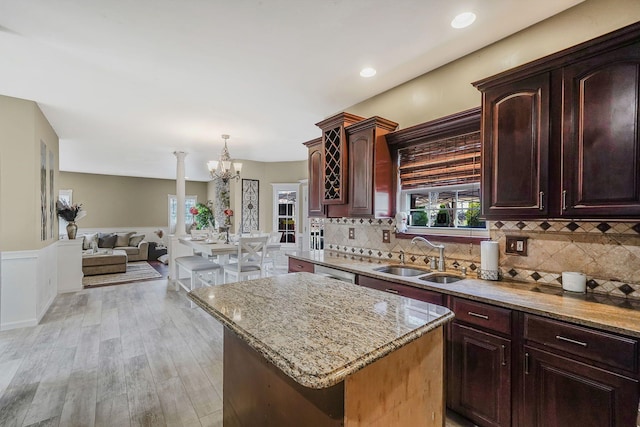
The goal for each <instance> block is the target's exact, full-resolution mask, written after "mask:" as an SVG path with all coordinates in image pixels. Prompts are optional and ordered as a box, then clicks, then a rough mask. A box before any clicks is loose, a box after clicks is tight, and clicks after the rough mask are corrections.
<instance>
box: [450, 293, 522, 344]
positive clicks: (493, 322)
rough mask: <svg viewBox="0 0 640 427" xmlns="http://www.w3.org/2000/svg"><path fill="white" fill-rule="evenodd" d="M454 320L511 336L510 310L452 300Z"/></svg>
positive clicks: (457, 299) (458, 299)
mask: <svg viewBox="0 0 640 427" xmlns="http://www.w3.org/2000/svg"><path fill="white" fill-rule="evenodd" d="M452 309H453V312H454V313H455V315H456V320H458V321H461V322H465V323H470V324H472V325H477V326H482V327H483V328H487V329H491V330H493V331H496V332H502V333H503V334H507V335H511V310H509V309H507V308H500V307H495V306H493V305H489V304H483V303H481V302H475V301H468V300H465V299H460V298H453V304H452Z"/></svg>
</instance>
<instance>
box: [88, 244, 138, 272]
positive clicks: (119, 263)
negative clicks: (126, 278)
mask: <svg viewBox="0 0 640 427" xmlns="http://www.w3.org/2000/svg"><path fill="white" fill-rule="evenodd" d="M126 271H127V253H126V252H125V251H122V250H119V249H114V250H113V251H110V252H99V253H96V254H88V255H84V254H83V255H82V273H84V275H85V276H94V275H96V274H108V273H124V272H126Z"/></svg>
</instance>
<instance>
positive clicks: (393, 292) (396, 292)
mask: <svg viewBox="0 0 640 427" xmlns="http://www.w3.org/2000/svg"><path fill="white" fill-rule="evenodd" d="M385 292H391V293H392V294H398V293H399V292H398V291H396V290H395V289H389V288H386V289H385Z"/></svg>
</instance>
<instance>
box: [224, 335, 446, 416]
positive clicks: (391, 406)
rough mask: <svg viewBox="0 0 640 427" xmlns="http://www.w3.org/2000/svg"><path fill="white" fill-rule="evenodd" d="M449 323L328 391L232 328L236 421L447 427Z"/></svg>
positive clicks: (231, 404)
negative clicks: (304, 381) (296, 376)
mask: <svg viewBox="0 0 640 427" xmlns="http://www.w3.org/2000/svg"><path fill="white" fill-rule="evenodd" d="M443 350H444V347H443V328H442V327H438V328H436V329H434V330H433V331H431V332H429V333H427V334H425V335H423V336H422V337H420V338H418V339H417V340H415V341H413V342H411V343H409V344H407V345H405V346H403V347H401V348H400V349H398V350H396V351H394V352H393V353H391V354H389V355H387V356H386V357H384V358H382V359H380V360H378V361H376V362H374V363H372V364H371V365H369V366H367V367H365V368H363V369H361V370H360V371H358V372H356V373H354V374H353V375H351V376H349V377H347V378H346V380H345V381H343V382H340V383H338V384H336V385H335V386H332V387H329V388H326V389H310V388H307V387H303V386H301V385H299V384H298V383H296V382H295V381H293V380H292V379H291V378H289V377H288V376H286V375H285V374H283V373H282V372H281V371H280V370H279V369H278V368H277V367H275V366H274V365H273V364H271V363H270V362H268V361H267V360H266V359H264V357H262V355H260V354H259V353H258V352H256V351H255V350H254V349H252V348H251V347H250V346H249V345H248V344H246V343H245V342H244V341H242V340H241V339H240V338H238V337H237V336H236V335H235V334H234V333H233V332H231V331H230V330H228V329H227V328H225V331H224V379H223V387H224V398H223V402H224V409H223V419H224V420H223V423H224V426H225V427H229V426H257V425H261V426H303V425H308V426H314V427H315V426H342V425H344V426H346V427H355V426H385V427H387V426H407V425H420V426H438V427H442V426H444V385H443V375H444V366H443V359H444V357H443Z"/></svg>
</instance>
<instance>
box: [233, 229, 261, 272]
mask: <svg viewBox="0 0 640 427" xmlns="http://www.w3.org/2000/svg"><path fill="white" fill-rule="evenodd" d="M268 238H269V236H261V237H240V240H239V241H238V271H242V267H245V266H256V267H260V268H262V265H263V264H264V254H265V252H266V246H267V240H268Z"/></svg>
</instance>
